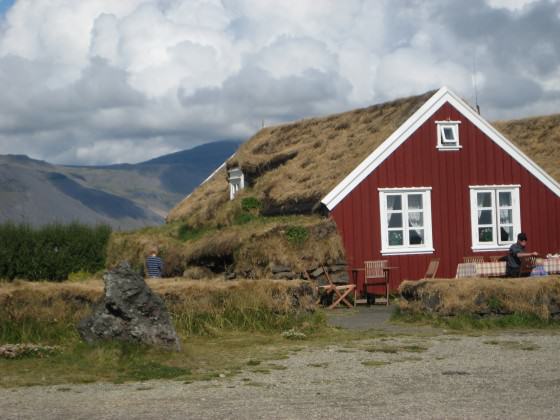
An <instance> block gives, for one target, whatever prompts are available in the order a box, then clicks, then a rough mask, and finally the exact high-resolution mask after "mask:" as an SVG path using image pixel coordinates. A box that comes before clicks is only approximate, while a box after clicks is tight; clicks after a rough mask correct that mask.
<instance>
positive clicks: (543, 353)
mask: <svg viewBox="0 0 560 420" xmlns="http://www.w3.org/2000/svg"><path fill="white" fill-rule="evenodd" d="M559 348H560V334H558V333H556V332H552V333H549V332H542V331H539V332H526V333H501V334H497V335H494V334H492V335H487V336H479V337H472V336H456V335H447V334H445V333H444V332H443V333H442V334H440V335H436V336H431V337H422V336H399V337H394V338H385V339H383V338H380V339H375V340H364V341H361V342H359V343H357V344H356V345H355V346H353V347H342V346H335V345H333V346H330V347H328V348H323V349H314V350H311V349H305V350H302V351H300V352H297V353H294V354H292V355H291V356H290V358H289V359H285V360H279V361H275V362H273V364H271V363H263V364H262V366H259V367H262V370H263V372H261V373H258V372H245V373H242V374H240V375H237V376H234V377H224V378H217V379H216V380H212V381H207V382H195V383H191V384H185V383H182V382H178V381H148V382H141V383H127V384H122V385H115V384H88V385H65V386H61V385H57V386H48V387H44V386H37V387H28V388H15V389H0V418H1V419H35V418H41V419H42V420H47V419H132V418H134V419H163V418H167V419H185V418H188V419H233V418H234V419H307V420H311V419H320V418H334V419H338V418H341V419H342V418H357V419H367V418H414V419H441V418H446V419H448V418H472V419H477V418H484V419H488V418H490V419H518V418H519V419H528V418H531V419H535V418H541V419H558V418H560V401H559V397H560V356H559V352H558V349H559ZM368 350H369V351H368ZM380 350H384V351H380ZM391 351H394V352H393V353H391ZM267 368H268V371H266V369H267Z"/></svg>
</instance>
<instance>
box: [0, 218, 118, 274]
mask: <svg viewBox="0 0 560 420" xmlns="http://www.w3.org/2000/svg"><path fill="white" fill-rule="evenodd" d="M110 235H111V228H110V227H108V226H97V227H90V226H84V225H80V224H78V223H72V224H70V225H59V224H54V225H47V226H44V227H42V228H38V229H33V228H31V227H30V226H28V225H14V224H12V223H7V224H3V225H0V278H7V279H10V280H13V279H14V278H23V279H28V280H51V281H61V280H65V279H67V278H68V275H69V274H70V273H74V272H79V271H85V272H88V273H94V272H96V271H99V270H101V269H103V268H104V267H105V255H106V248H107V242H108V240H109V236H110Z"/></svg>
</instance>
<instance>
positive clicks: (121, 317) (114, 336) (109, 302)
mask: <svg viewBox="0 0 560 420" xmlns="http://www.w3.org/2000/svg"><path fill="white" fill-rule="evenodd" d="M103 280H104V282H105V296H104V297H103V299H102V300H101V301H100V302H99V303H98V304H97V306H96V307H95V309H94V311H93V314H92V315H91V316H89V317H87V318H84V319H82V320H81V321H80V322H79V324H78V332H79V333H80V336H81V337H82V339H83V340H85V341H87V342H89V343H92V342H96V341H100V340H120V341H128V342H134V343H143V344H149V345H153V346H158V347H164V348H167V349H169V350H176V351H179V350H180V349H181V342H180V340H179V337H178V336H177V332H176V331H175V328H174V327H173V324H172V323H171V318H170V317H169V313H168V312H167V309H166V308H165V304H164V303H163V300H162V299H161V298H160V297H159V296H158V295H156V294H155V293H154V292H152V290H151V289H150V288H149V287H148V285H147V284H146V282H145V281H144V279H143V278H142V276H141V275H140V274H139V273H137V272H136V271H134V270H132V269H131V268H130V265H129V264H128V263H127V262H122V263H121V264H119V266H118V267H117V268H116V269H114V270H111V271H108V272H107V273H105V275H104V276H103Z"/></svg>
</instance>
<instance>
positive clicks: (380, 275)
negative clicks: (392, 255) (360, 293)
mask: <svg viewBox="0 0 560 420" xmlns="http://www.w3.org/2000/svg"><path fill="white" fill-rule="evenodd" d="M387 262H388V261H387V260H377V261H364V264H365V275H364V292H365V294H366V297H367V295H368V287H373V286H383V287H384V288H385V293H384V294H385V299H386V302H385V304H386V305H389V276H388V275H387V270H386V267H387ZM368 303H369V300H368Z"/></svg>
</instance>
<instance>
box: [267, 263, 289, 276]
mask: <svg viewBox="0 0 560 420" xmlns="http://www.w3.org/2000/svg"><path fill="white" fill-rule="evenodd" d="M270 271H272V274H276V273H284V272H286V271H292V269H291V268H290V267H286V266H285V265H280V264H272V265H271V266H270Z"/></svg>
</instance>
